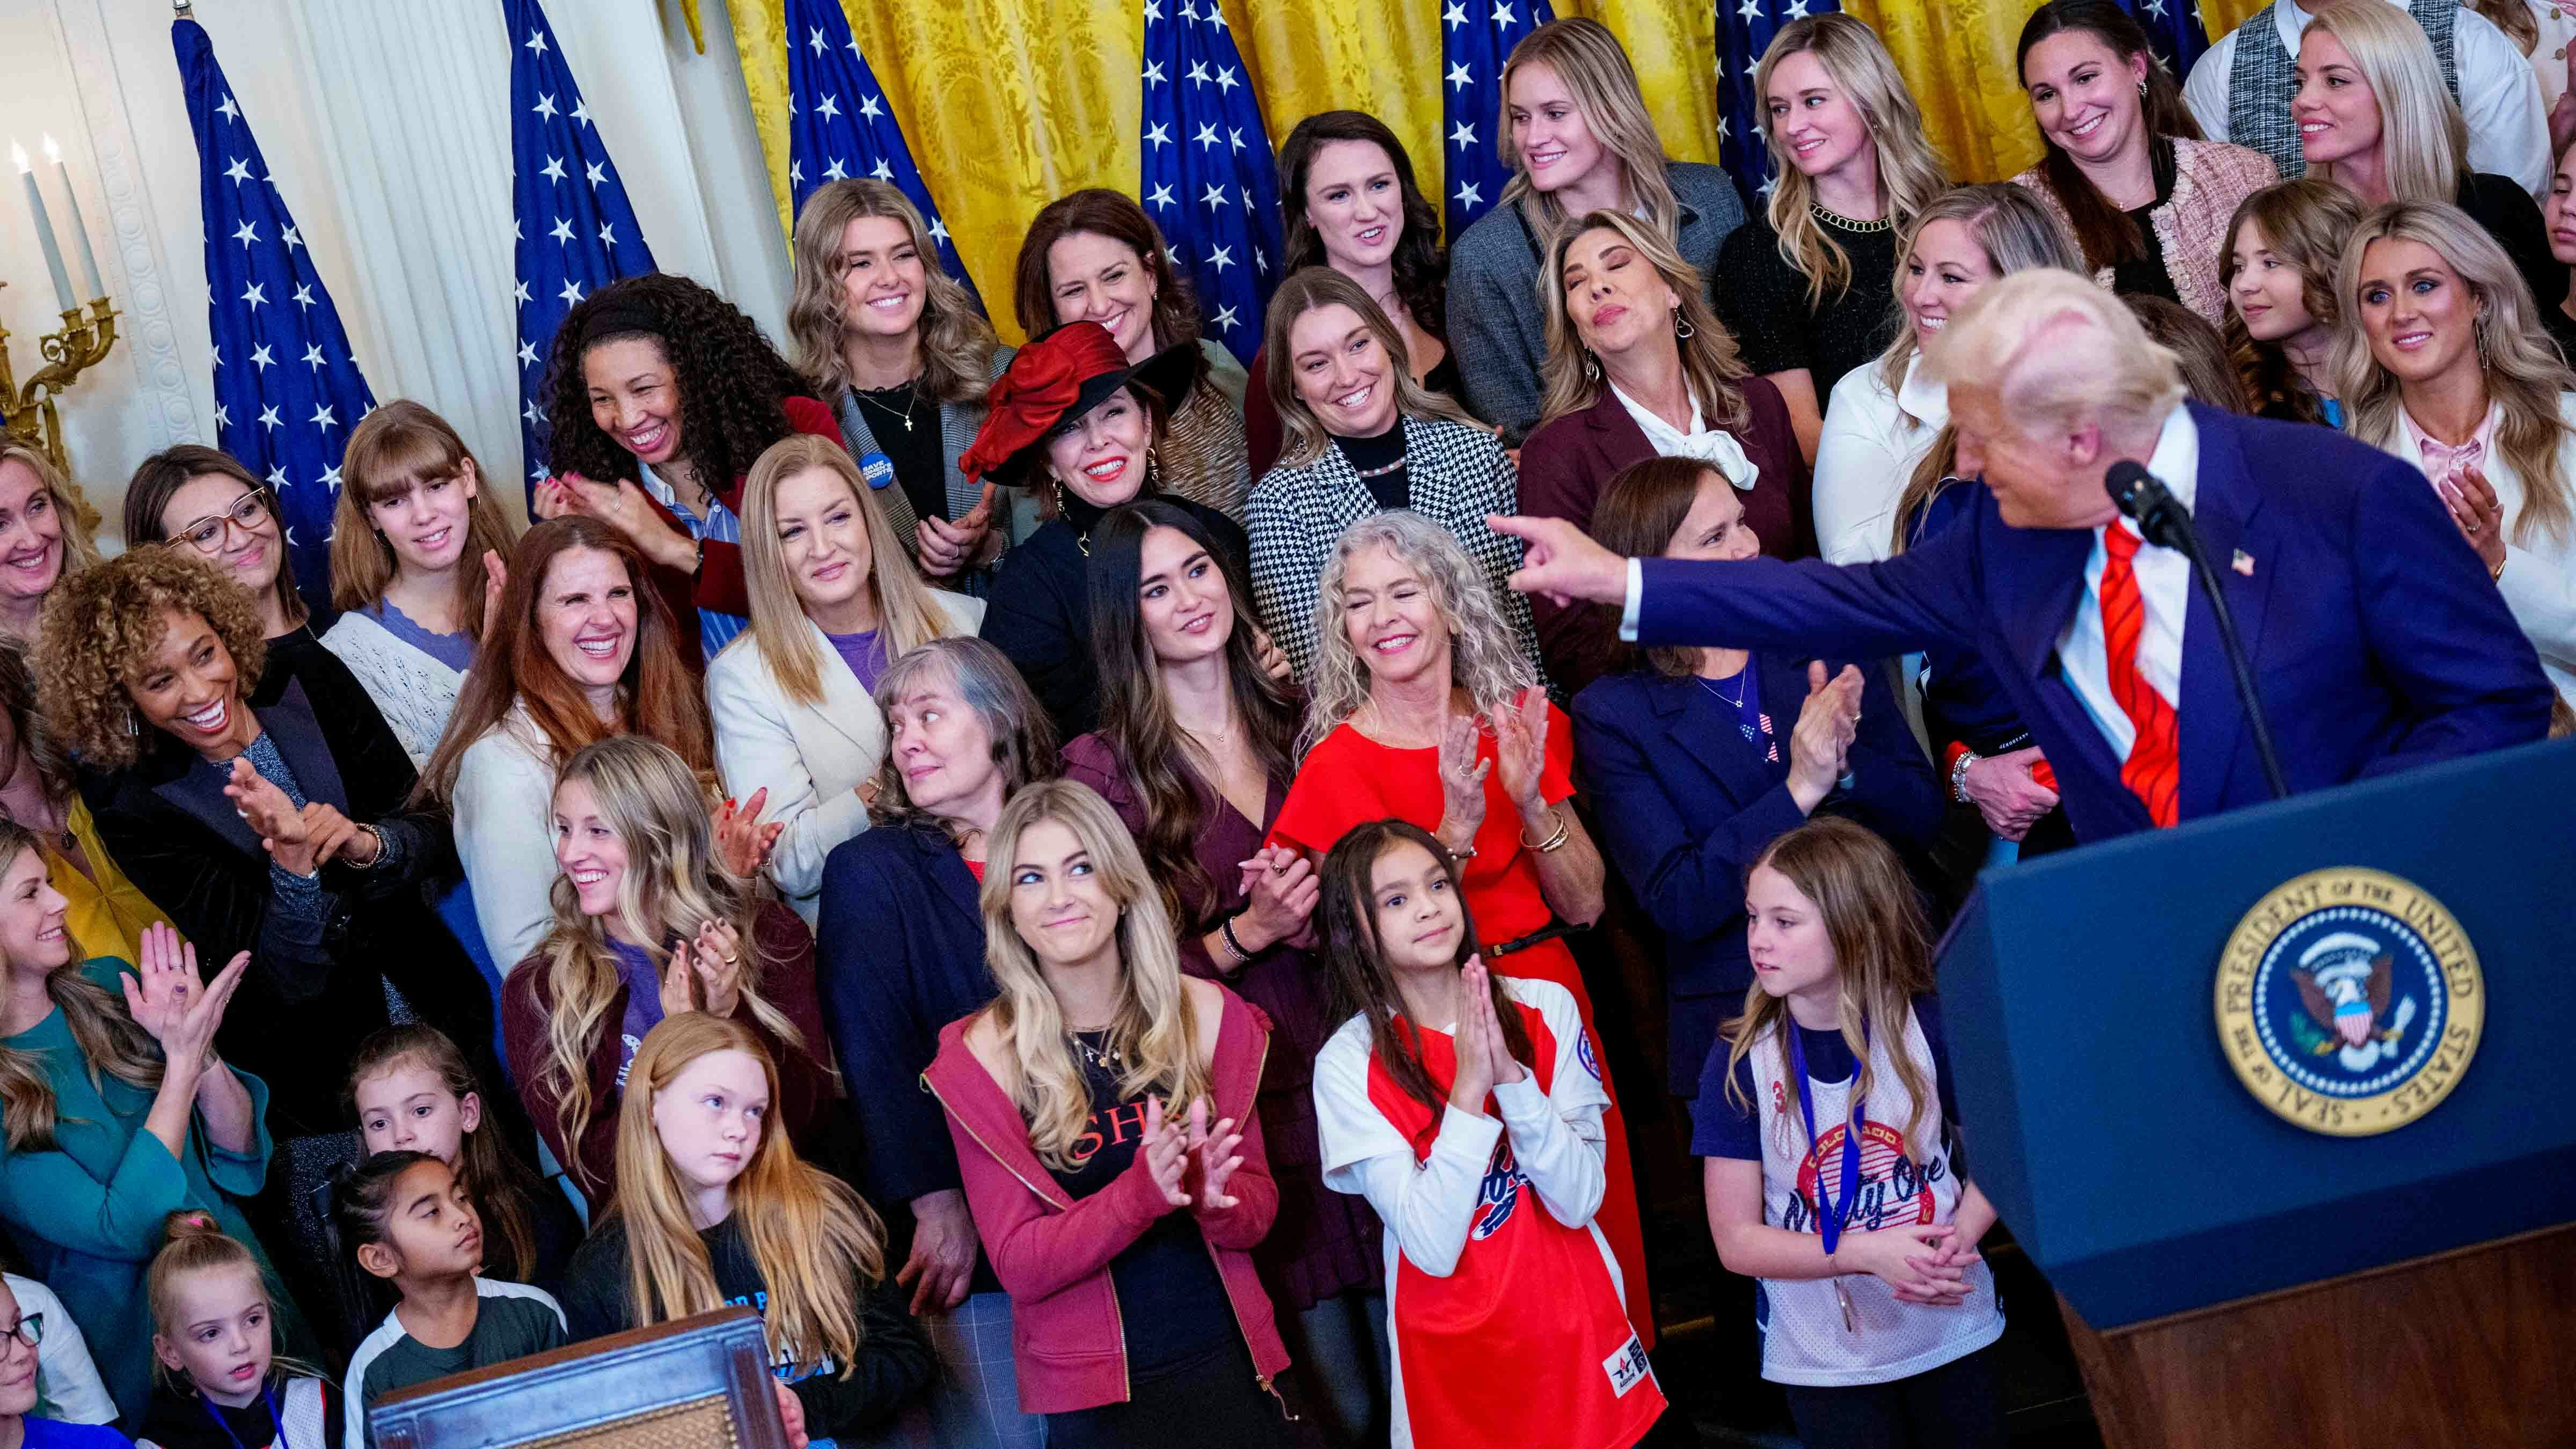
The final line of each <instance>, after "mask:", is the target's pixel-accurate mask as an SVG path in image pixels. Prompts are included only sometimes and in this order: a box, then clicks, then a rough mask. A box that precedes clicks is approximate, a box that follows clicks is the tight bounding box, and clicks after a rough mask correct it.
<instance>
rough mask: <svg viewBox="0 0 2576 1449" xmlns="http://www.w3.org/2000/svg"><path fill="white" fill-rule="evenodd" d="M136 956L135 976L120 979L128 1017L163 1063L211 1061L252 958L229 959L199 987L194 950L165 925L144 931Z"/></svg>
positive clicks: (245, 954) (160, 923)
mask: <svg viewBox="0 0 2576 1449" xmlns="http://www.w3.org/2000/svg"><path fill="white" fill-rule="evenodd" d="M135 955H136V956H137V957H138V958H139V959H138V960H137V961H136V963H135V969H134V971H133V973H132V974H131V975H128V976H125V977H123V978H121V984H122V985H123V986H124V988H125V1010H126V1013H127V1014H128V1015H130V1016H132V1017H133V1018H134V1022H135V1025H137V1026H140V1027H142V1028H143V1029H144V1030H145V1031H146V1032H149V1033H151V1036H152V1039H153V1040H154V1041H157V1042H159V1043H160V1044H161V1058H162V1060H163V1061H165V1062H167V1063H170V1064H171V1065H173V1066H176V1065H179V1064H182V1063H199V1062H211V1060H212V1058H213V1051H214V1041H215V1028H217V1027H219V1026H221V1025H222V1024H223V1020H224V1008H225V1007H226V1006H228V1005H230V1004H231V1002H232V999H233V992H234V990H236V989H237V988H238V987H240V985H241V979H242V972H243V971H245V970H247V969H248V968H249V966H250V953H249V952H248V951H244V952H242V953H240V954H239V955H237V956H235V957H233V959H232V963H231V964H230V965H228V966H226V967H224V969H223V970H222V971H219V972H217V973H216V974H215V979H214V980H213V981H210V982H207V983H205V984H204V985H202V986H200V985H199V983H198V980H197V948H196V947H195V946H193V945H185V944H182V943H181V942H180V940H179V933H178V932H177V931H175V930H172V929H171V928H170V923H169V922H167V921H155V922H153V923H152V924H151V925H149V926H146V927H144V929H143V940H142V943H141V949H140V950H138V951H137V952H136V953H135Z"/></svg>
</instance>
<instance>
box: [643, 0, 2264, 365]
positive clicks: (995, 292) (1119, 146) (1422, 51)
mask: <svg viewBox="0 0 2576 1449" xmlns="http://www.w3.org/2000/svg"><path fill="white" fill-rule="evenodd" d="M1163 3H1165V4H1166V5H1173V6H1177V4H1178V3H1179V0H1163ZM1224 3H1225V14H1226V19H1227V21H1228V23H1229V24H1230V26H1231V27H1232V29H1233V31H1234V38H1235V44H1236V45H1237V46H1238V47H1240V48H1241V49H1242V51H1243V59H1244V66H1245V69H1246V71H1247V72H1248V79H1249V80H1250V81H1251V82H1252V84H1253V86H1254V88H1255V90H1256V92H1257V94H1259V96H1260V97H1261V110H1262V116H1263V119H1264V121H1265V123H1266V124H1267V126H1268V128H1269V131H1270V140H1271V144H1272V145H1274V146H1275V145H1277V144H1278V143H1279V142H1280V141H1281V140H1283V139H1285V137H1286V136H1287V134H1288V131H1289V128H1290V127H1292V126H1294V125H1295V124H1296V123H1297V121H1298V119H1299V118H1300V117H1303V116H1307V115H1311V114H1313V113H1314V112H1316V111H1322V110H1331V109H1334V108H1336V107H1350V108H1353V109H1358V110H1365V111H1370V112H1373V113H1374V114H1376V115H1377V116H1378V117H1379V119H1381V120H1383V121H1385V122H1386V123H1387V124H1388V125H1389V126H1390V127H1392V128H1394V131H1395V133H1396V135H1397V136H1398V137H1399V138H1400V139H1402V140H1403V142H1404V144H1405V147H1406V149H1407V150H1409V151H1410V152H1411V153H1412V155H1413V164H1414V168H1415V170H1416V172H1417V173H1418V174H1419V175H1420V177H1421V179H1422V184H1423V186H1424V188H1425V189H1426V190H1430V191H1434V192H1435V194H1437V193H1438V192H1440V191H1445V189H1446V188H1445V184H1444V183H1445V181H1446V179H1447V178H1446V156H1447V152H1448V148H1447V146H1446V144H1445V138H1444V136H1443V132H1442V127H1441V124H1440V105H1441V102H1440V94H1441V74H1442V70H1441V64H1440V15H1441V11H1442V9H1443V8H1444V4H1445V0H1337V3H1323V0H1224ZM1468 3H1469V8H1470V9H1475V8H1478V6H1479V5H1481V4H1489V3H1490V0H1468ZM1514 3H1526V0H1514ZM2178 3H2180V0H2178ZM2262 3H2263V0H2205V3H2204V4H2203V5H2202V7H2201V8H2202V11H2203V13H2204V14H2205V15H2206V16H2207V17H2208V19H2209V23H2210V24H2211V26H2212V27H2213V29H2212V38H2215V37H2216V36H2217V35H2218V34H2220V33H2223V32H2224V31H2225V30H2227V29H2228V28H2230V27H2232V26H2234V25H2235V24H2237V23H2238V22H2239V21H2241V20H2242V19H2243V18H2244V17H2245V16H2246V15H2247V14H2249V13H2251V12H2252V11H2254V10H2256V9H2258V8H2260V6H2261V4H2262ZM730 8H731V12H732V17H733V32H734V44H735V46H736V47H737V48H738V49H739V50H740V52H741V55H742V69H743V76H744V79H745V82H746V84H747V86H748V88H749V90H750V93H751V108H752V115H753V118H754V119H755V120H756V121H757V123H758V125H759V128H760V140H761V146H762V149H763V150H764V152H765V153H766V154H767V157H768V160H769V179H770V187H771V190H772V192H773V194H774V195H775V196H776V198H777V202H778V210H779V222H780V225H781V226H782V227H784V226H786V225H788V224H789V222H790V220H791V218H790V217H789V214H788V196H787V52H786V45H785V37H784V36H783V35H782V34H781V29H780V27H781V23H782V20H781V17H782V14H783V9H782V6H781V4H780V3H779V0H735V3H734V4H733V5H732V6H731V7H730ZM1555 8H1556V13H1557V14H1558V15H1560V16H1563V15H1589V16H1592V17H1593V18H1595V19H1597V20H1599V21H1601V22H1602V23H1603V24H1605V25H1608V26H1609V27H1610V28H1611V29H1612V30H1613V31H1615V32H1617V34H1618V35H1619V38H1620V39H1621V41H1623V42H1624V43H1625V44H1626V45H1627V47H1628V53H1629V55H1630V57H1631V58H1632V59H1633V60H1634V61H1635V63H1636V67H1637V73H1638V78H1639V80H1640V81H1641V82H1642V84H1643V86H1644V89H1645V94H1646V99H1647V104H1648V107H1649V109H1651V110H1652V111H1653V112H1654V116H1655V123H1656V125H1657V127H1658V128H1659V129H1660V130H1661V131H1662V133H1663V138H1664V146H1665V149H1666V150H1667V151H1669V152H1670V153H1671V154H1672V155H1673V156H1674V157H1675V158H1676V159H1679V160H1684V161H1714V160H1716V159H1717V104H1716V97H1715V94H1714V91H1713V86H1712V83H1711V76H1712V74H1713V72H1714V69H1715V66H1716V56H1717V31H1716V11H1715V5H1714V0H1559V3H1557V5H1556V7H1555ZM1847 8H1848V9H1850V10H1851V12H1852V13H1853V14H1855V15H1857V16H1859V17H1860V18H1862V19H1864V20H1866V21H1868V22H1870V23H1871V24H1872V25H1874V26H1876V27H1878V31H1879V33H1880V34H1881V35H1882V36H1884V37H1885V38H1886V40H1887V44H1888V49H1889V50H1890V51H1891V52H1893V53H1894V55H1895V56H1896V60H1897V64H1898V67H1899V68H1900V69H1902V70H1903V71H1904V73H1905V78H1906V80H1907V82H1908V83H1909V84H1910V85H1912V87H1913V89H1914V94H1915V97H1916V99H1917V100H1918V101H1920V102H1921V104H1922V106H1923V114H1924V125H1925V129H1926V131H1927V132H1928V134H1929V135H1930V137H1931V139H1932V141H1933V143H1934V144H1935V145H1937V146H1939V147H1940V148H1941V149H1942V152H1943V154H1945V155H1947V156H1948V157H1949V158H1950V165H1951V169H1952V171H1953V172H1954V173H1955V174H1957V175H1959V176H1961V177H1963V178H1969V179H1979V180H1992V179H1996V178H2000V177H2004V176H2009V175H2011V174H2012V173H2013V172H2015V171H2018V170H2020V169H2021V168H2023V167H2024V166H2027V165H2029V164H2030V163H2031V161H2032V160H2034V159H2036V158H2037V156H2038V154H2039V138H2038V134H2037V132H2036V131H2034V130H2033V129H2032V126H2031V122H2030V108H2029V106H2028V105H2027V104H2026V103H2025V102H2024V101H2023V99H2022V93H2021V86H2020V83H2019V79H2018V77H2016V76H2015V75H2014V74H2013V64H2012V54H2013V40H2014V38H2015V37H2016V36H2017V35H2018V34H2019V33H2020V30H2021V24H2022V20H2023V18H2024V17H2025V16H2027V15H2028V14H2029V13H2030V10H2031V8H2032V0H1851V3H1850V4H1849V5H1848V7H1847ZM686 9H687V10H688V11H690V12H692V15H693V16H694V11H695V9H696V7H695V5H694V4H693V3H690V4H687V5H686ZM842 9H843V10H844V11H845V12H846V13H847V14H848V16H849V19H850V26H851V33H852V34H853V35H855V36H856V37H857V38H858V42H859V45H860V48H861V49H862V50H864V51H865V52H866V53H867V58H868V64H869V67H870V68H871V69H873V70H874V71H875V72H876V77H877V80H878V82H879V83H880V84H882V85H883V86H884V87H885V88H886V104H887V106H888V108H889V109H891V110H892V111H893V112H894V114H895V117H896V119H897V120H899V121H901V122H902V124H903V134H904V140H905V142H906V143H907V144H908V145H910V147H911V148H912V156H913V160H914V162H915V163H917V164H918V165H919V166H920V167H921V173H922V177H923V179H924V180H925V181H927V182H928V183H929V186H930V191H931V194H932V195H933V196H935V197H937V198H938V199H939V208H940V210H941V212H943V213H944V214H945V215H946V217H947V220H948V226H949V230H950V232H951V234H952V235H953V236H954V237H955V238H956V242H957V252H958V255H959V256H960V257H962V258H963V259H964V260H965V263H966V267H967V270H968V271H970V272H972V273H973V274H974V277H975V284H976V286H977V287H978V288H979V289H981V290H982V292H983V294H984V300H985V305H986V307H987V308H988V309H989V310H990V311H991V312H992V314H993V321H994V324H995V325H996V326H997V327H999V328H1000V329H1001V332H1002V334H1003V336H1004V337H1006V338H1010V339H1012V340H1014V341H1016V340H1018V333H1019V328H1018V325H1017V323H1016V321H1015V320H1014V319H1013V318H1012V316H1011V302H1010V285H1011V265H1012V263H1013V261H1014V260H1015V259H1016V258H1017V257H1018V255H1019V244H1020V237H1021V235H1022V234H1023V233H1024V232H1025V231H1026V230H1027V227H1028V222H1029V218H1031V217H1032V216H1035V215H1036V214H1037V211H1038V209H1039V208H1040V207H1042V206H1044V205H1046V204H1047V202H1048V201H1050V200H1052V199H1053V198H1055V197H1057V196H1061V195H1063V194H1064V193H1065V192H1067V191H1071V190H1074V189H1076V188H1078V187H1083V186H1112V187H1117V188H1119V189H1121V190H1132V189H1133V188H1134V186H1135V184H1136V172H1137V155H1136V146H1137V139H1136V132H1137V116H1138V106H1139V99H1138V94H1137V84H1138V82H1137V56H1138V54H1139V53H1140V52H1141V50H1142V48H1143V45H1144V19H1143V14H1142V6H1141V4H1140V0H940V3H936V4H932V3H915V0H842ZM1489 132H1490V127H1483V126H1480V127H1479V128H1478V134H1479V135H1480V136H1487V135H1489Z"/></svg>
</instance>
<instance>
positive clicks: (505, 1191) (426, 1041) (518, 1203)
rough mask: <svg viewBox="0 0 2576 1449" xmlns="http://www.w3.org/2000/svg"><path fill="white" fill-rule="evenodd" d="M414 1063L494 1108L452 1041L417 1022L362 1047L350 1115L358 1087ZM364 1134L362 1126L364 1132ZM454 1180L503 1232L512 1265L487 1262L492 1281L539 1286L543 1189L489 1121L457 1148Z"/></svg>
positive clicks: (450, 1089) (453, 1090)
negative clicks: (539, 1222)
mask: <svg viewBox="0 0 2576 1449" xmlns="http://www.w3.org/2000/svg"><path fill="white" fill-rule="evenodd" d="M406 1061H408V1062H411V1063H413V1064H415V1065H417V1066H419V1067H420V1068H422V1069H423V1070H425V1071H427V1072H429V1073H430V1074H431V1075H433V1076H435V1077H437V1078H438V1084H439V1085H440V1086H441V1087H443V1088H445V1089H446V1091H447V1094H448V1095H449V1096H451V1097H454V1098H455V1099H456V1100H458V1101H459V1102H462V1101H464V1100H465V1099H466V1098H467V1097H469V1096H470V1097H474V1098H476V1099H477V1100H478V1101H482V1102H485V1103H489V1102H490V1101H491V1100H492V1099H491V1098H490V1097H489V1096H486V1095H485V1094H484V1091H483V1084H482V1082H481V1081H479V1080H477V1079H476V1077H475V1075H474V1068H473V1067H471V1066H469V1065H467V1064H466V1061H465V1053H463V1052H461V1051H458V1050H457V1049H456V1043H455V1042H454V1041H453V1040H452V1039H450V1038H449V1036H448V1035H447V1033H445V1032H443V1031H440V1030H439V1029H438V1028H437V1027H434V1026H425V1025H422V1024H421V1023H418V1022H411V1023H407V1024H405V1025H402V1026H389V1027H386V1028H384V1029H383V1030H381V1031H377V1032H375V1033H373V1034H372V1035H370V1036H368V1038H367V1039H366V1040H365V1041H362V1042H360V1043H358V1053H357V1055H356V1056H354V1057H352V1058H351V1059H350V1061H349V1082H348V1086H347V1088H346V1090H345V1092H344V1095H345V1096H346V1097H347V1098H348V1101H349V1108H350V1110H351V1111H352V1112H355V1111H356V1110H357V1101H358V1084H359V1083H361V1082H364V1081H366V1080H367V1079H369V1078H371V1077H377V1076H382V1075H383V1074H385V1073H386V1072H389V1071H392V1070H393V1069H394V1068H396V1067H397V1066H400V1065H401V1064H403V1063H404V1062H406ZM363 1130H364V1127H363V1124H361V1131H362V1132H363ZM456 1180H457V1181H458V1182H459V1183H461V1184H463V1185H464V1188H465V1191H466V1193H467V1194H468V1195H469V1196H471V1197H472V1198H473V1199H474V1207H475V1210H476V1211H477V1212H479V1213H481V1214H482V1215H483V1221H484V1223H485V1224H486V1225H487V1226H492V1227H497V1228H499V1229H500V1241H501V1245H502V1247H503V1248H505V1249H506V1250H507V1252H508V1255H509V1256H508V1257H507V1258H506V1259H504V1260H502V1261H499V1262H487V1263H486V1264H485V1267H486V1269H487V1271H489V1272H490V1273H491V1275H492V1276H493V1277H495V1278H506V1279H508V1280H510V1281H511V1282H514V1283H528V1282H533V1281H535V1279H536V1274H537V1270H538V1266H539V1265H538V1262H537V1232H536V1220H537V1194H538V1193H541V1192H544V1191H545V1190H546V1187H545V1184H544V1183H542V1182H540V1181H538V1180H537V1175H536V1173H535V1171H534V1170H532V1169H531V1168H530V1167H529V1166H528V1165H527V1164H526V1163H524V1162H522V1161H520V1160H519V1154H517V1153H515V1152H513V1151H511V1150H510V1146H509V1144H508V1143H506V1142H504V1141H502V1140H501V1129H500V1128H499V1127H498V1126H496V1125H494V1123H493V1122H492V1120H491V1118H490V1117H489V1116H488V1115H487V1116H486V1117H485V1118H484V1120H483V1123H482V1125H481V1126H479V1127H477V1128H475V1129H474V1130H473V1131H471V1132H467V1133H465V1134H464V1136H463V1138H462V1140H461V1141H459V1142H458V1144H457V1147H456Z"/></svg>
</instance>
